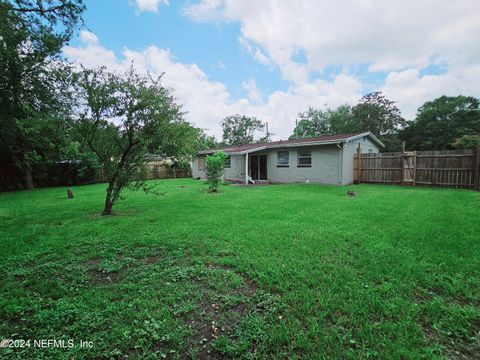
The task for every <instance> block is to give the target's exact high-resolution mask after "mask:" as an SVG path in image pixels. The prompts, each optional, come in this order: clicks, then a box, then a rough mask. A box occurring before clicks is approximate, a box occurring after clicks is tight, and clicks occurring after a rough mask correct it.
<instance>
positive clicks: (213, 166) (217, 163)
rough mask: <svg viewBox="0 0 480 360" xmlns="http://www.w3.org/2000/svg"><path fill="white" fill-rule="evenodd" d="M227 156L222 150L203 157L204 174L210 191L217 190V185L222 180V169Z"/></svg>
mask: <svg viewBox="0 0 480 360" xmlns="http://www.w3.org/2000/svg"><path fill="white" fill-rule="evenodd" d="M226 159H227V156H226V155H225V153H223V152H222V151H219V152H216V153H215V154H213V155H210V156H207V157H206V158H205V175H206V176H207V180H208V183H209V187H208V188H209V190H210V192H217V191H218V185H220V182H221V181H222V176H223V169H224V167H225V160H226Z"/></svg>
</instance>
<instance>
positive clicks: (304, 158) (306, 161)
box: [297, 150, 312, 167]
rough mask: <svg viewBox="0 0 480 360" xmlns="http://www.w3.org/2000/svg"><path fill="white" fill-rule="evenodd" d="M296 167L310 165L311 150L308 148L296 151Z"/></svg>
mask: <svg viewBox="0 0 480 360" xmlns="http://www.w3.org/2000/svg"><path fill="white" fill-rule="evenodd" d="M297 166H298V167H312V152H311V151H310V150H299V151H298V164H297Z"/></svg>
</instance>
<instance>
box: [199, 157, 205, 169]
mask: <svg viewBox="0 0 480 360" xmlns="http://www.w3.org/2000/svg"><path fill="white" fill-rule="evenodd" d="M198 171H205V156H199V157H198Z"/></svg>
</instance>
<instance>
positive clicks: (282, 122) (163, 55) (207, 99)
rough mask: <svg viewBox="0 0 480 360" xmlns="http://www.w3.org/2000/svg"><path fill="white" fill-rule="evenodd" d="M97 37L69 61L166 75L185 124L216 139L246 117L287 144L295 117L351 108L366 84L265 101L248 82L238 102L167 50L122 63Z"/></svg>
mask: <svg viewBox="0 0 480 360" xmlns="http://www.w3.org/2000/svg"><path fill="white" fill-rule="evenodd" d="M94 39H95V38H94V35H93V34H91V33H90V34H87V33H84V34H83V35H82V36H81V37H80V40H81V41H82V45H81V46H78V47H73V46H66V47H65V48H64V49H63V52H64V54H65V55H66V57H67V58H69V59H70V60H72V61H74V62H76V63H79V64H83V65H84V66H86V67H95V66H101V65H105V66H107V67H108V68H109V69H112V70H117V71H121V70H125V69H126V68H127V67H128V66H129V65H130V64H131V63H132V61H133V63H134V66H135V67H136V69H137V70H138V71H141V72H147V71H149V72H150V73H151V74H152V75H160V74H162V73H165V76H164V78H163V83H164V85H165V86H168V87H171V88H173V89H174V95H175V96H176V97H177V98H178V100H179V102H180V103H183V104H185V107H184V109H185V110H186V111H188V113H187V115H186V118H187V120H189V121H191V122H193V123H194V124H195V125H196V126H198V127H201V128H204V129H207V130H208V131H209V132H210V133H211V134H214V135H216V136H217V137H219V136H220V135H221V130H220V126H219V124H220V121H221V120H222V119H223V118H224V117H225V116H228V115H232V114H236V113H239V114H246V115H249V116H256V117H257V118H259V119H260V120H262V121H268V122H269V125H270V131H271V132H273V133H274V134H275V137H276V138H287V137H288V136H289V135H291V132H292V130H293V127H294V125H295V117H296V115H297V114H298V113H299V112H300V111H304V110H305V109H306V108H307V107H308V106H309V105H314V106H319V107H323V106H325V105H328V106H338V105H341V104H343V103H346V102H347V103H352V102H354V101H356V100H358V98H360V96H361V90H362V84H361V83H360V82H359V81H358V80H356V79H354V78H352V77H350V76H347V75H344V74H340V75H338V76H336V77H335V78H334V79H333V81H331V82H328V81H324V80H317V81H315V82H312V83H305V84H292V86H291V87H290V89H288V90H287V91H275V92H273V93H272V94H270V95H269V96H268V97H267V98H266V99H264V96H263V95H262V93H261V92H260V90H259V89H258V88H257V84H256V82H255V80H254V79H253V78H252V79H249V80H247V81H245V82H243V84H242V86H243V87H244V88H245V89H246V90H247V91H248V94H249V97H248V98H241V99H238V100H233V99H232V98H231V97H230V94H229V92H228V90H227V88H226V86H225V85H224V84H222V83H220V82H217V81H213V80H211V79H209V77H208V76H207V74H205V72H204V71H202V69H200V68H199V67H198V66H197V65H196V64H184V63H181V62H178V61H176V60H175V59H174V57H173V55H172V54H171V53H170V51H169V50H168V49H161V48H158V47H156V46H150V47H147V48H146V49H144V50H142V51H134V50H131V49H128V48H125V49H124V50H123V52H122V56H121V57H117V56H116V55H115V54H114V53H113V52H112V51H110V50H108V49H106V48H104V47H103V46H101V45H100V43H99V42H98V39H97V40H95V41H94Z"/></svg>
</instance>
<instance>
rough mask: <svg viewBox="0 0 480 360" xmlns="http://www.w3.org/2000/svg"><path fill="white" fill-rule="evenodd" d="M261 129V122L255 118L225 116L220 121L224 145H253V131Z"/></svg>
mask: <svg viewBox="0 0 480 360" xmlns="http://www.w3.org/2000/svg"><path fill="white" fill-rule="evenodd" d="M263 128H264V125H263V124H262V122H261V121H260V120H258V119H256V118H255V117H249V116H245V115H238V114H236V115H231V116H227V117H226V118H225V119H223V121H222V130H223V143H224V144H225V145H243V144H250V143H253V141H254V137H253V136H254V134H255V131H258V130H263Z"/></svg>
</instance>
